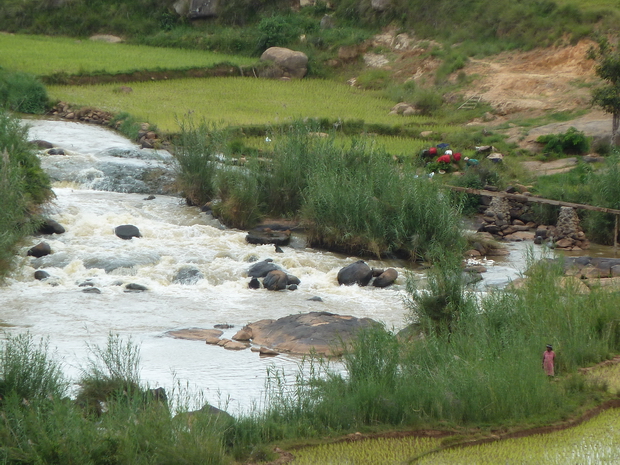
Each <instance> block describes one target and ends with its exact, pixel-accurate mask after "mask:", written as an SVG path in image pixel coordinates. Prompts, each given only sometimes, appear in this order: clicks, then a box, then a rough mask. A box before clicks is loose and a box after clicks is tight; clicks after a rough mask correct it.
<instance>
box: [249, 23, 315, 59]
mask: <svg viewBox="0 0 620 465" xmlns="http://www.w3.org/2000/svg"><path fill="white" fill-rule="evenodd" d="M257 29H258V33H259V38H258V44H257V50H258V54H260V53H262V52H263V51H264V50H266V49H268V48H269V47H284V46H287V45H289V44H291V43H293V42H296V41H298V40H299V37H300V36H301V35H302V34H306V33H309V32H313V31H314V30H316V29H318V23H317V22H316V21H312V20H310V19H306V18H305V17H304V16H301V15H286V16H284V15H274V16H271V17H265V18H263V19H261V20H260V22H259V23H258V26H257Z"/></svg>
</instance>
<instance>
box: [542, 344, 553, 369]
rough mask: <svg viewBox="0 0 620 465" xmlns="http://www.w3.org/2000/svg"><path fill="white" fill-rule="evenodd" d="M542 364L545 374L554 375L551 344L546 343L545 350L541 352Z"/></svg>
mask: <svg viewBox="0 0 620 465" xmlns="http://www.w3.org/2000/svg"><path fill="white" fill-rule="evenodd" d="M542 366H543V370H545V373H546V374H547V376H555V352H554V351H553V347H552V346H551V344H547V350H545V351H544V352H543V358H542Z"/></svg>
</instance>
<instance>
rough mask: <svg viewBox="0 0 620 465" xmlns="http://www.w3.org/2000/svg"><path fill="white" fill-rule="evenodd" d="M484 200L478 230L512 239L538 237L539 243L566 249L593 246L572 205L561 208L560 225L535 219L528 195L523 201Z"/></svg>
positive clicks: (500, 198) (536, 238) (482, 199)
mask: <svg viewBox="0 0 620 465" xmlns="http://www.w3.org/2000/svg"><path fill="white" fill-rule="evenodd" d="M481 203H482V205H481V211H483V217H482V220H483V221H482V225H481V226H480V228H479V229H478V231H480V232H487V233H490V234H492V235H493V236H494V237H496V238H499V239H504V240H508V241H523V240H534V243H535V244H542V243H543V242H546V243H548V244H549V245H551V246H553V247H557V248H561V249H566V250H575V251H578V250H584V249H587V248H589V246H590V242H589V241H588V239H587V238H586V235H585V233H584V232H583V230H582V229H581V227H580V225H579V217H578V216H577V212H576V211H575V209H573V208H571V207H561V209H560V215H559V217H558V223H557V225H556V226H551V225H549V226H547V225H538V224H537V223H535V222H534V221H533V215H532V211H531V206H530V205H529V203H528V201H527V199H526V198H525V197H524V198H523V200H520V199H507V198H502V197H492V198H490V199H489V197H486V198H485V196H482V198H481ZM485 205H488V206H486V207H485Z"/></svg>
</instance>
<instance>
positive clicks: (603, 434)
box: [292, 409, 620, 465]
mask: <svg viewBox="0 0 620 465" xmlns="http://www.w3.org/2000/svg"><path fill="white" fill-rule="evenodd" d="M441 443H442V441H441V439H435V438H415V437H408V438H399V439H395V438H382V439H371V440H365V441H354V442H339V443H334V444H324V445H320V446H313V447H307V448H304V449H300V450H297V451H295V452H294V455H295V457H296V458H295V460H293V462H292V464H293V465H310V464H318V463H320V464H334V465H336V464H338V465H349V464H351V465H352V464H355V465H366V464H368V465H376V464H385V465H388V464H405V463H407V464H433V465H439V464H446V465H447V464H453V465H456V464H476V465H487V464H488V465H497V464H543V463H544V464H557V465H586V464H602V463H610V464H611V463H620V448H618V447H617V445H618V444H619V443H620V410H618V409H610V410H607V411H605V412H603V413H601V414H600V415H598V416H597V417H595V418H593V419H591V420H589V421H587V422H584V423H582V424H581V425H579V426H576V427H574V428H569V429H565V430H562V431H556V432H553V433H548V434H536V435H532V436H528V437H524V438H518V439H505V440H501V441H496V442H492V443H487V444H481V445H473V446H465V447H457V448H452V449H445V450H441ZM435 449H436V450H438V452H432V451H433V450H435Z"/></svg>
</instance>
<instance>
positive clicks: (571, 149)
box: [536, 127, 590, 155]
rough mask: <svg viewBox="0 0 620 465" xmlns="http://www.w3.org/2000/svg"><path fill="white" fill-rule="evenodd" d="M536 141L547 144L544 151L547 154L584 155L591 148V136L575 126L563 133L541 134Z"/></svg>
mask: <svg viewBox="0 0 620 465" xmlns="http://www.w3.org/2000/svg"><path fill="white" fill-rule="evenodd" d="M536 141H537V142H540V143H543V144H545V146H544V148H543V151H544V152H545V153H547V154H548V153H553V154H573V155H582V154H584V153H587V151H588V150H589V149H590V140H589V138H588V137H587V136H586V135H585V134H584V133H583V132H581V131H579V130H577V129H576V128H574V127H570V128H569V129H568V130H567V131H566V132H565V133H562V134H547V135H544V136H539V137H538V139H536Z"/></svg>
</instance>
